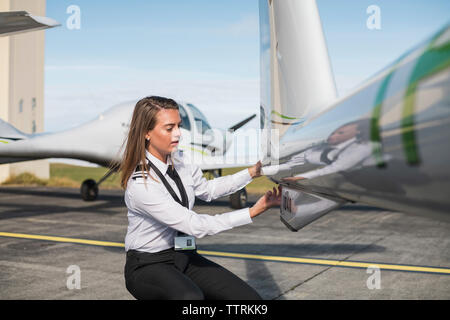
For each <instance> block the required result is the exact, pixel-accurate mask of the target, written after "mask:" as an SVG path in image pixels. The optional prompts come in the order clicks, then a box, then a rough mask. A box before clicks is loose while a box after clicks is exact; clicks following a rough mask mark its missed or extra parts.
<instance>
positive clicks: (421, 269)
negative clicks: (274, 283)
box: [198, 250, 450, 274]
mask: <svg viewBox="0 0 450 320" xmlns="http://www.w3.org/2000/svg"><path fill="white" fill-rule="evenodd" d="M198 253H201V254H204V255H210V256H219V257H229V258H242V259H258V260H266V261H276V262H294V263H303V264H316V265H327V266H335V267H352V268H368V267H378V268H380V269H388V270H398V271H414V272H427V273H446V274H450V269H448V268H435V267H419V266H406V265H396V264H384V263H375V262H352V261H339V260H322V259H310V258H292V257H279V256H263V255H256V254H246V253H227V252H215V251H200V250H199V251H198Z"/></svg>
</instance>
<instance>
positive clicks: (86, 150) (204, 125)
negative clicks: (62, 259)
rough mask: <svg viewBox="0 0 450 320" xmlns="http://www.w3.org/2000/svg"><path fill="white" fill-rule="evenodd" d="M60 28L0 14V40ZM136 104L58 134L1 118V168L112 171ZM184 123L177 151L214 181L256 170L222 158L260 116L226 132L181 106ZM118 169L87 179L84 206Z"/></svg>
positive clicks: (237, 197) (242, 194) (242, 197)
mask: <svg viewBox="0 0 450 320" xmlns="http://www.w3.org/2000/svg"><path fill="white" fill-rule="evenodd" d="M59 25H60V24H59V23H58V22H56V21H54V20H52V19H50V18H47V17H39V16H34V15H31V14H29V13H28V12H25V11H16V12H0V35H3V36H4V35H14V34H18V33H23V32H28V31H36V30H43V29H47V28H53V27H57V26H59ZM136 102H137V101H131V102H125V103H121V104H119V105H117V106H113V107H112V108H110V109H109V110H107V111H106V112H104V113H102V114H100V115H99V116H98V117H97V118H96V119H94V120H93V121H90V122H88V123H86V124H84V125H81V126H79V127H76V128H73V129H70V130H66V131H62V132H56V133H38V134H26V133H24V132H21V131H20V130H18V129H16V128H15V127H14V126H12V125H11V124H9V123H7V122H5V121H3V120H1V119H0V142H1V143H0V164H6V163H14V162H20V161H29V160H37V159H47V158H72V159H78V160H84V161H88V162H92V163H95V164H98V165H100V166H105V167H111V164H112V163H113V162H114V161H118V160H119V159H120V156H121V152H122V151H123V150H121V147H122V142H123V141H124V139H125V137H126V135H127V131H128V127H129V122H130V120H131V115H132V113H133V110H134V106H135V105H136ZM177 104H178V107H179V110H180V116H181V119H182V128H181V133H182V135H181V141H180V146H179V149H180V150H183V151H189V152H190V153H191V154H192V153H194V154H195V153H197V154H199V155H200V156H199V157H193V158H192V159H194V160H193V161H194V162H195V163H197V164H198V165H199V166H200V168H201V169H202V170H203V171H204V172H210V173H211V174H212V175H213V176H214V177H218V176H220V175H222V169H223V168H234V167H243V166H250V165H253V164H252V163H249V162H248V161H246V159H247V158H245V159H243V158H242V159H240V160H239V159H237V158H233V160H235V161H231V162H228V163H225V162H224V161H223V157H224V156H225V154H226V153H227V151H228V150H229V148H230V146H231V144H232V141H233V134H234V133H235V131H237V130H238V129H240V128H241V127H243V126H244V125H245V124H247V123H248V122H249V121H251V120H252V119H254V118H255V117H256V114H253V115H251V116H249V117H248V118H246V119H244V120H242V121H240V122H239V123H237V124H235V125H233V126H231V127H230V128H229V129H228V130H221V129H217V128H214V129H213V128H212V127H211V125H210V124H209V122H208V120H207V119H206V117H205V116H204V115H203V113H202V112H201V111H200V110H199V109H198V108H197V107H196V106H194V105H193V104H191V103H187V102H177ZM114 172H115V170H114V169H110V170H109V171H108V172H107V173H106V174H105V175H104V176H103V177H102V178H101V179H100V180H99V181H94V180H92V179H86V180H85V181H84V182H83V183H82V185H81V188H80V191H81V196H82V198H83V200H85V201H93V200H95V199H97V197H98V190H99V189H98V188H99V186H100V184H101V183H102V182H103V181H105V180H106V179H107V178H108V177H109V176H110V175H111V174H112V173H114ZM230 202H231V206H232V207H233V208H236V209H239V208H243V207H245V205H246V203H247V192H246V190H245V188H244V189H242V190H239V191H237V192H236V193H234V194H232V195H231V196H230Z"/></svg>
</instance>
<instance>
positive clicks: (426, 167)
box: [259, 0, 450, 231]
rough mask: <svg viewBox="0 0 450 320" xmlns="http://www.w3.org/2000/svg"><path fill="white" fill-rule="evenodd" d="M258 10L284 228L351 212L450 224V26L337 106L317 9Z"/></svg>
mask: <svg viewBox="0 0 450 320" xmlns="http://www.w3.org/2000/svg"><path fill="white" fill-rule="evenodd" d="M259 5H260V30H261V33H260V35H261V41H260V43H261V49H260V52H261V60H260V61H261V79H260V80H261V85H260V88H261V124H262V129H263V132H264V131H270V130H275V131H277V132H279V135H278V136H276V137H275V138H273V137H272V138H270V137H269V136H267V138H266V139H263V143H264V144H265V145H263V146H262V151H263V153H264V155H263V157H264V161H263V163H274V162H275V163H276V164H275V165H272V166H267V167H265V168H263V172H265V173H266V174H269V175H271V179H272V180H273V181H275V182H277V183H280V184H281V185H282V188H283V197H282V199H283V200H282V205H281V220H282V221H283V222H284V223H285V224H286V226H287V227H288V228H289V229H291V230H293V231H297V230H299V229H301V228H303V227H304V226H306V225H307V224H309V223H311V222H312V221H314V220H316V219H318V218H320V217H321V216H323V215H324V214H327V213H328V212H331V211H332V210H334V209H336V208H338V207H340V206H342V205H343V204H345V203H347V202H362V203H366V204H369V205H373V206H377V207H380V208H385V209H388V210H395V211H402V212H409V213H415V214H420V215H424V214H425V215H428V216H442V217H447V218H448V217H449V212H450V197H448V190H450V149H449V147H448V141H449V140H450V130H449V124H450V108H449V101H450V81H449V79H450V54H449V53H450V25H446V26H444V27H443V28H442V29H441V30H438V31H437V32H436V33H435V34H434V35H432V36H431V37H430V38H429V39H427V40H426V41H424V42H423V43H421V44H419V45H418V46H416V47H415V48H414V49H413V50H410V51H408V53H406V54H404V55H403V56H401V57H400V58H398V59H397V60H396V61H395V62H394V63H393V64H391V65H390V66H389V67H388V68H387V69H384V71H383V72H380V73H378V74H376V75H375V76H374V77H373V78H371V79H370V80H369V81H367V82H365V83H364V84H363V85H361V86H360V87H359V88H357V89H356V90H354V91H353V92H351V93H350V94H349V95H347V96H345V97H341V98H339V99H338V98H337V97H336V89H335V85H334V77H333V74H332V72H331V67H330V62H329V58H328V50H327V46H326V42H325V37H324V35H323V31H322V27H321V21H320V15H319V12H318V9H317V5H316V2H315V1H314V0H302V1H297V0H273V1H269V0H260V1H259ZM353 58H355V59H361V57H353ZM274 150H275V151H276V152H273V151H274Z"/></svg>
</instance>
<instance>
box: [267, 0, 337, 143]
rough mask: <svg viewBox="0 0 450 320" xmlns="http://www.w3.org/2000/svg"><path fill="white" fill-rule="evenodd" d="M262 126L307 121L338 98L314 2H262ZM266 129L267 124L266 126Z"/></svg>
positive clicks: (281, 132)
mask: <svg viewBox="0 0 450 320" xmlns="http://www.w3.org/2000/svg"><path fill="white" fill-rule="evenodd" d="M259 6H260V38H261V48H260V53H261V124H262V125H263V126H264V125H265V126H266V128H272V129H274V128H278V129H279V130H280V132H279V133H280V137H281V136H282V135H283V134H284V132H285V131H286V130H287V128H288V127H290V126H291V125H302V124H303V123H304V122H305V121H306V120H307V119H309V118H311V117H313V116H315V115H317V114H319V113H321V112H322V111H323V110H325V109H326V108H327V107H328V106H329V105H330V103H331V102H332V101H334V100H335V99H336V98H337V91H336V85H335V81H334V76H333V73H332V70H331V63H330V59H329V56H328V49H327V45H326V41H325V37H324V34H323V30H322V23H321V20H320V15H319V11H318V8H317V5H316V1H315V0H302V1H298V0H260V3H259ZM262 129H263V128H262Z"/></svg>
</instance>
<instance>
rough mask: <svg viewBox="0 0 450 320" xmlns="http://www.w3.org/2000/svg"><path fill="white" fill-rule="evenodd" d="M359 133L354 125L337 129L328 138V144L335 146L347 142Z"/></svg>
mask: <svg viewBox="0 0 450 320" xmlns="http://www.w3.org/2000/svg"><path fill="white" fill-rule="evenodd" d="M358 133H359V130H358V126H357V125H356V124H349V125H346V126H343V127H341V128H339V129H337V130H336V131H335V132H333V133H332V134H331V136H330V137H328V144H330V145H337V144H339V143H342V142H344V141H347V140H349V139H351V138H353V137H356V135H357V134H358Z"/></svg>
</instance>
